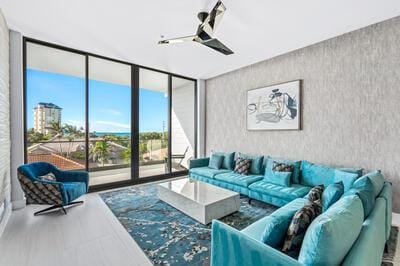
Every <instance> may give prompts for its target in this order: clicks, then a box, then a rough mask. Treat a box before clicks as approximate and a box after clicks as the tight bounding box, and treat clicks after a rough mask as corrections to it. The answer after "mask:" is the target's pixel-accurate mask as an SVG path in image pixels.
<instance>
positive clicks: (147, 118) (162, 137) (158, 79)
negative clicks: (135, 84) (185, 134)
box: [139, 68, 169, 177]
mask: <svg viewBox="0 0 400 266" xmlns="http://www.w3.org/2000/svg"><path fill="white" fill-rule="evenodd" d="M139 88H140V89H139V177H148V176H154V175H161V174H165V173H169V167H168V163H169V161H168V142H169V141H168V135H169V128H168V125H169V112H168V109H169V94H168V75H167V74H164V73H160V72H156V71H152V70H148V69H143V68H140V70H139Z"/></svg>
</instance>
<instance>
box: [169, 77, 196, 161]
mask: <svg viewBox="0 0 400 266" xmlns="http://www.w3.org/2000/svg"><path fill="white" fill-rule="evenodd" d="M173 80H174V79H173ZM194 96H195V95H194V82H186V83H184V85H183V86H180V87H177V88H173V91H172V110H171V111H172V113H171V132H172V135H171V137H172V147H171V152H172V154H173V155H174V154H183V153H184V152H185V150H186V148H187V147H189V149H188V151H187V153H186V156H185V159H184V160H183V161H182V165H183V166H184V167H186V168H187V167H188V159H189V158H191V157H194V147H195V131H194V126H195V124H194V119H195V117H194V111H195V110H194Z"/></svg>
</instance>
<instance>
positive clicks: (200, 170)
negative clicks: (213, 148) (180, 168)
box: [190, 166, 230, 178]
mask: <svg viewBox="0 0 400 266" xmlns="http://www.w3.org/2000/svg"><path fill="white" fill-rule="evenodd" d="M228 172H230V170H227V169H212V168H210V167H208V166H204V167H197V168H192V169H190V173H194V174H197V175H201V176H205V177H209V178H214V176H215V175H217V174H222V173H228Z"/></svg>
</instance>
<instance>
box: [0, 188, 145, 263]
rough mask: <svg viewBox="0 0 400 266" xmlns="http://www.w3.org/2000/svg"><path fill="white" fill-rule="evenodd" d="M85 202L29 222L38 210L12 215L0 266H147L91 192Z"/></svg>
mask: <svg viewBox="0 0 400 266" xmlns="http://www.w3.org/2000/svg"><path fill="white" fill-rule="evenodd" d="M82 199H83V200H84V201H85V203H84V204H83V205H81V206H75V207H72V208H69V209H68V210H67V211H68V215H63V214H61V212H55V213H51V214H47V215H42V216H37V217H34V216H33V213H34V212H35V211H37V210H40V209H42V208H43V206H33V205H29V206H27V207H26V208H25V209H22V210H18V211H14V212H13V213H12V215H11V218H10V220H9V222H8V224H7V227H6V229H5V232H4V234H3V236H2V237H1V238H0V254H1V255H0V265H1V266H36V265H37V266H92V265H93V266H102V265H104V266H111V265H116V266H128V265H129V266H132V265H140V266H145V265H152V264H151V262H150V261H149V260H148V258H147V257H146V256H145V255H144V253H143V252H142V251H141V249H140V248H139V246H138V245H137V244H136V242H135V241H134V240H133V239H132V238H131V236H130V235H129V233H128V232H127V231H126V230H125V229H124V227H123V226H122V225H121V224H120V223H119V221H118V220H117V218H116V217H115V216H114V215H113V214H112V212H111V211H110V210H109V209H108V207H107V206H106V205H105V203H104V202H103V201H102V200H101V199H100V196H99V195H98V194H97V193H90V194H87V195H85V196H84V197H83V198H82Z"/></svg>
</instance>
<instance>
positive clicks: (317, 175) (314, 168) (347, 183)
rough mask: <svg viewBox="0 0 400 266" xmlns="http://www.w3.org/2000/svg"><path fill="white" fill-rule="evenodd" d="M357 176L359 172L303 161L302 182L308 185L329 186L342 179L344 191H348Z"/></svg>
mask: <svg viewBox="0 0 400 266" xmlns="http://www.w3.org/2000/svg"><path fill="white" fill-rule="evenodd" d="M357 177H358V174H357V173H350V172H344V171H341V170H339V169H336V168H332V167H328V166H325V165H319V164H313V163H311V162H308V161H303V162H302V169H301V183H302V184H303V185H306V186H310V187H313V186H317V185H320V184H324V185H325V186H328V185H330V184H333V183H337V182H340V181H342V182H343V185H344V191H348V190H349V189H350V188H351V186H352V185H353V183H354V181H355V180H356V179H357Z"/></svg>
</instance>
